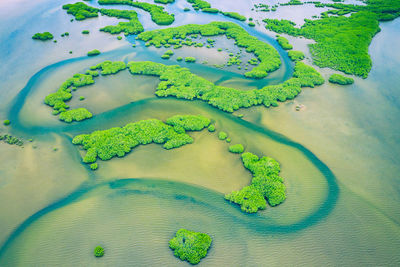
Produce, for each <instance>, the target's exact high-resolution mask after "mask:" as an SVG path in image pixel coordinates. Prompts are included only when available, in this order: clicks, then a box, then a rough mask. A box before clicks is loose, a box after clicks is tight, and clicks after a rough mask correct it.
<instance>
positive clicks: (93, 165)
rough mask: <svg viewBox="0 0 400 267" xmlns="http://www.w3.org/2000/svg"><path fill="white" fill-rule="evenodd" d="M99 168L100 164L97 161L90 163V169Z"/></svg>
mask: <svg viewBox="0 0 400 267" xmlns="http://www.w3.org/2000/svg"><path fill="white" fill-rule="evenodd" d="M97 168H99V165H98V164H97V163H92V164H90V169H91V170H92V171H94V170H97Z"/></svg>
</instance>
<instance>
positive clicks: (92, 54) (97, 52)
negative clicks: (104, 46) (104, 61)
mask: <svg viewBox="0 0 400 267" xmlns="http://www.w3.org/2000/svg"><path fill="white" fill-rule="evenodd" d="M100 54H101V52H100V51H99V50H97V49H94V50H92V51H89V52H87V55H88V56H89V57H91V56H97V55H100Z"/></svg>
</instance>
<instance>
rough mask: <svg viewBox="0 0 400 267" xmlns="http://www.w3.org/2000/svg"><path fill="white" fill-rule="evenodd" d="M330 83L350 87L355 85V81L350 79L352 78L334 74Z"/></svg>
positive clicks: (330, 78)
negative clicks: (349, 85)
mask: <svg viewBox="0 0 400 267" xmlns="http://www.w3.org/2000/svg"><path fill="white" fill-rule="evenodd" d="M329 82H330V83H337V84H340V85H348V84H353V83H354V79H353V78H350V77H345V76H343V75H340V74H332V75H331V76H330V77H329Z"/></svg>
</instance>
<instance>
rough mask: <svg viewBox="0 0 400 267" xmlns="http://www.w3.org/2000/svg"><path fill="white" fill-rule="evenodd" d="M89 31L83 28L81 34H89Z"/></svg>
mask: <svg viewBox="0 0 400 267" xmlns="http://www.w3.org/2000/svg"><path fill="white" fill-rule="evenodd" d="M89 33H90V32H89V31H88V30H83V31H82V34H89Z"/></svg>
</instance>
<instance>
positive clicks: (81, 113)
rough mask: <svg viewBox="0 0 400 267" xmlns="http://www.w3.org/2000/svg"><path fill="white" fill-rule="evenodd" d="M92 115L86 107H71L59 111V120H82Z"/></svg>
mask: <svg viewBox="0 0 400 267" xmlns="http://www.w3.org/2000/svg"><path fill="white" fill-rule="evenodd" d="M91 117H93V115H92V113H90V111H89V110H87V109H86V108H77V109H71V110H67V111H64V112H61V113H60V117H59V118H60V120H62V121H65V122H73V121H83V120H86V119H90V118H91Z"/></svg>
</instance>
